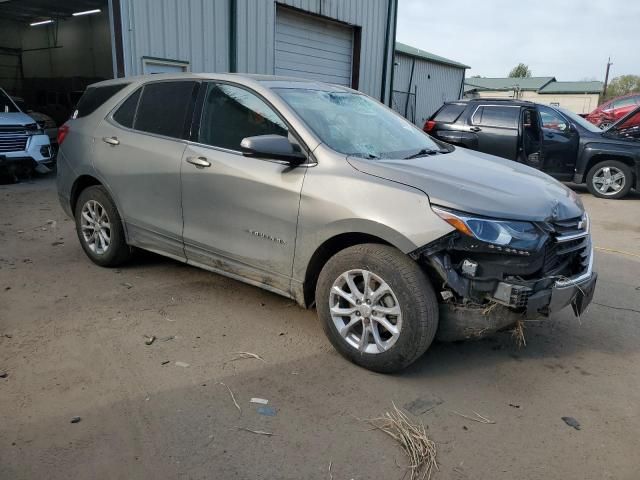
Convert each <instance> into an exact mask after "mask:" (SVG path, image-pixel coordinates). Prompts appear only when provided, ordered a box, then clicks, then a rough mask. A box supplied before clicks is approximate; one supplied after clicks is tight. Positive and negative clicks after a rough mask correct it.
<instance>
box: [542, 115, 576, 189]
mask: <svg viewBox="0 0 640 480" xmlns="http://www.w3.org/2000/svg"><path fill="white" fill-rule="evenodd" d="M538 113H539V114H540V122H541V124H542V162H541V165H542V166H541V168H540V169H541V170H542V171H544V172H545V173H548V174H549V175H551V176H553V177H555V178H557V179H559V180H570V179H571V178H573V173H574V169H575V166H576V160H577V158H578V146H579V143H580V134H579V133H578V132H577V130H576V129H575V127H572V126H571V123H570V122H569V120H567V119H566V118H565V117H564V116H563V115H562V114H561V113H560V112H558V111H557V110H555V109H553V108H551V107H547V106H544V105H538Z"/></svg>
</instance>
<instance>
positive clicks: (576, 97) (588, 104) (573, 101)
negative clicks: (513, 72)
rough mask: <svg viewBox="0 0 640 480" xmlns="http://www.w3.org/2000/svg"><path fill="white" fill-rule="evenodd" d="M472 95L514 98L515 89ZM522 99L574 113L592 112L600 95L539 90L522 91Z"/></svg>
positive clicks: (520, 97)
mask: <svg viewBox="0 0 640 480" xmlns="http://www.w3.org/2000/svg"><path fill="white" fill-rule="evenodd" d="M470 97H476V98H513V91H512V90H510V91H508V92H501V91H486V92H477V93H475V94H474V95H470ZM518 98H519V99H520V100H528V101H530V102H536V103H543V104H545V105H551V104H552V103H553V104H556V105H557V106H560V107H562V108H566V109H567V110H570V111H572V112H574V113H590V112H591V111H593V110H594V109H595V108H596V107H597V106H598V102H599V100H600V95H599V94H597V93H580V94H576V93H557V94H553V93H543V94H540V93H537V92H520V95H519V97H518Z"/></svg>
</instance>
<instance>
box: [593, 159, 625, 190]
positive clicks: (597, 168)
mask: <svg viewBox="0 0 640 480" xmlns="http://www.w3.org/2000/svg"><path fill="white" fill-rule="evenodd" d="M607 180H610V181H611V183H606V182H607ZM632 186H633V173H632V172H631V168H629V166H628V165H627V164H625V163H622V162H619V161H618V160H604V161H602V162H600V163H597V164H595V165H594V166H593V167H591V169H590V170H589V173H587V188H588V189H589V191H590V192H591V194H592V195H594V196H596V197H599V198H610V199H618V198H622V197H624V196H625V195H627V193H629V190H631V187H632Z"/></svg>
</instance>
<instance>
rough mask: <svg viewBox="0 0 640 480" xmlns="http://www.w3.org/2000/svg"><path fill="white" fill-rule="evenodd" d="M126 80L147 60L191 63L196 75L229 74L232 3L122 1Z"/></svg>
mask: <svg viewBox="0 0 640 480" xmlns="http://www.w3.org/2000/svg"><path fill="white" fill-rule="evenodd" d="M120 5H121V7H120V8H121V16H122V37H123V49H124V60H125V73H126V75H140V74H142V57H157V58H165V59H172V60H182V61H187V62H189V64H190V68H191V71H193V72H224V71H228V70H229V2H228V1H227V0H214V1H212V0H121V2H120Z"/></svg>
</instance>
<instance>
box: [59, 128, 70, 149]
mask: <svg viewBox="0 0 640 480" xmlns="http://www.w3.org/2000/svg"><path fill="white" fill-rule="evenodd" d="M68 133H69V125H67V124H66V123H65V124H64V125H60V128H58V145H62V142H64V139H65V138H67V134H68Z"/></svg>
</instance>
